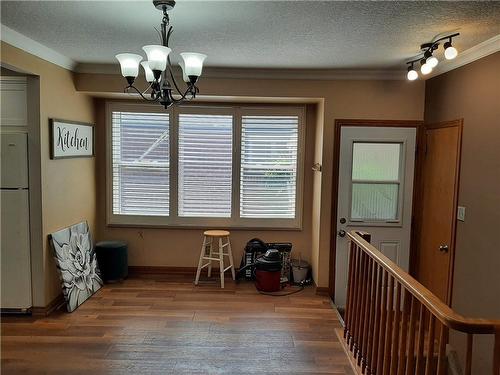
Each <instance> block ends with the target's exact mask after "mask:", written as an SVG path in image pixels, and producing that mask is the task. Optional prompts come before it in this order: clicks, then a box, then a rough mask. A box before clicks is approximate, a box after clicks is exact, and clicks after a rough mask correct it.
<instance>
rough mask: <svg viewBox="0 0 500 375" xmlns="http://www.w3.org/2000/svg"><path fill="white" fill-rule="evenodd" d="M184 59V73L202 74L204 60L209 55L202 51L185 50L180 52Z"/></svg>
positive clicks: (196, 75) (197, 75) (195, 75)
mask: <svg viewBox="0 0 500 375" xmlns="http://www.w3.org/2000/svg"><path fill="white" fill-rule="evenodd" d="M180 55H181V56H182V58H183V60H184V69H183V71H184V73H185V74H186V76H188V77H189V76H194V77H199V76H201V71H202V69H203V61H204V60H205V59H206V58H207V55H204V54H202V53H194V52H183V53H181V54H180Z"/></svg>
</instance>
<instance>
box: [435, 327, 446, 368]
mask: <svg viewBox="0 0 500 375" xmlns="http://www.w3.org/2000/svg"><path fill="white" fill-rule="evenodd" d="M439 325H440V326H441V331H440V332H439V351H438V363H437V373H438V375H445V374H446V368H447V365H446V343H447V341H448V327H446V326H445V325H444V324H442V323H439Z"/></svg>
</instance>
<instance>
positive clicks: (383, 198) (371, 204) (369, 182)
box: [351, 142, 403, 222]
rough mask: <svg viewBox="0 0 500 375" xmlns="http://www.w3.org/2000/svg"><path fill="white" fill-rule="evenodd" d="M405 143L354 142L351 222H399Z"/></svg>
mask: <svg viewBox="0 0 500 375" xmlns="http://www.w3.org/2000/svg"><path fill="white" fill-rule="evenodd" d="M402 146H403V145H402V143H389V142H385V143H384V142H377V143H374V142H354V143H353V149H352V185H351V221H372V222H373V221H383V222H398V221H399V200H400V191H401V187H400V184H401V175H402V173H401V161H402V154H403V152H402Z"/></svg>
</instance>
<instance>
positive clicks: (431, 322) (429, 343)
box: [425, 314, 436, 375]
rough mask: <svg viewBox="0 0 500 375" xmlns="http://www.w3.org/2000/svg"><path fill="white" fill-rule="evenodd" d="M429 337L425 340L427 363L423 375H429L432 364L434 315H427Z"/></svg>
mask: <svg viewBox="0 0 500 375" xmlns="http://www.w3.org/2000/svg"><path fill="white" fill-rule="evenodd" d="M429 315H430V317H429V337H428V339H427V362H426V365H425V375H431V374H432V371H433V362H434V331H435V329H436V321H435V318H434V315H432V314H429Z"/></svg>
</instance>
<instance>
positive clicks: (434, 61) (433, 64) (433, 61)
mask: <svg viewBox="0 0 500 375" xmlns="http://www.w3.org/2000/svg"><path fill="white" fill-rule="evenodd" d="M438 62H439V61H438V59H437V58H436V57H434V56H431V57H429V58H428V59H427V60H426V63H427V64H429V65H430V67H431V68H435V67H436V66H437V64H438Z"/></svg>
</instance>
